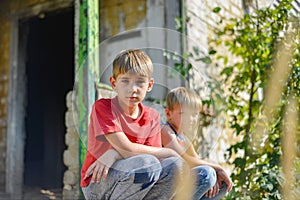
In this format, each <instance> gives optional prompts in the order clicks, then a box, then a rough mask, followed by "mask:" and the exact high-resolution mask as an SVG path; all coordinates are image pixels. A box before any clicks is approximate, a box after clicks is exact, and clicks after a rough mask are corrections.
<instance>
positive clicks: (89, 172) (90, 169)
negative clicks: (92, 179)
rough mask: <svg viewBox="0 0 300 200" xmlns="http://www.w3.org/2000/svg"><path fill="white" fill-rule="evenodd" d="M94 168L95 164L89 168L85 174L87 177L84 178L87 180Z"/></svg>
mask: <svg viewBox="0 0 300 200" xmlns="http://www.w3.org/2000/svg"><path fill="white" fill-rule="evenodd" d="M94 168H95V163H93V164H91V166H90V167H89V168H88V170H87V171H86V173H85V177H84V178H87V177H89V176H90V175H92V173H93V170H94Z"/></svg>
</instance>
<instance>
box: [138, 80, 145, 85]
mask: <svg viewBox="0 0 300 200" xmlns="http://www.w3.org/2000/svg"><path fill="white" fill-rule="evenodd" d="M136 84H137V85H145V84H146V81H137V82H136Z"/></svg>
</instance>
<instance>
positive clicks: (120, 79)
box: [110, 72, 154, 109]
mask: <svg viewBox="0 0 300 200" xmlns="http://www.w3.org/2000/svg"><path fill="white" fill-rule="evenodd" d="M110 83H111V86H112V88H113V89H114V90H115V91H116V92H117V94H118V99H119V103H120V105H121V107H122V108H123V109H126V108H128V107H132V106H137V105H138V104H139V103H140V102H142V101H143V100H144V98H145V96H146V93H147V92H149V91H151V89H152V87H153V83H154V80H153V79H149V77H146V76H142V75H138V74H135V73H130V72H127V73H125V74H120V75H118V76H117V78H116V79H115V78H113V77H110Z"/></svg>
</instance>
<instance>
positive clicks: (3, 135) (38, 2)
mask: <svg viewBox="0 0 300 200" xmlns="http://www.w3.org/2000/svg"><path fill="white" fill-rule="evenodd" d="M71 4H72V0H56V1H55V2H54V1H52V0H16V1H10V0H3V1H1V2H0V24H1V26H0V63H1V64H0V191H4V189H5V172H6V169H5V168H6V157H7V155H6V148H7V146H6V144H7V128H8V125H9V123H10V122H9V121H8V113H7V112H8V106H9V103H11V102H8V95H9V77H10V73H9V72H10V65H11V64H12V63H10V62H11V58H10V52H11V51H13V50H14V49H12V47H11V44H12V41H11V34H12V33H11V30H12V28H11V27H12V24H11V22H12V19H13V18H14V17H17V18H18V17H20V19H22V17H24V18H25V17H30V16H34V15H37V14H39V11H40V10H42V9H44V8H45V9H47V10H48V11H50V10H55V9H58V8H63V7H64V6H66V5H71ZM20 139H21V138H20Z"/></svg>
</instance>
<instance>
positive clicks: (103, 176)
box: [102, 166, 109, 180]
mask: <svg viewBox="0 0 300 200" xmlns="http://www.w3.org/2000/svg"><path fill="white" fill-rule="evenodd" d="M108 170H109V168H108V167H107V166H104V169H103V173H102V178H103V180H105V179H106V178H107V174H108Z"/></svg>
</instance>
